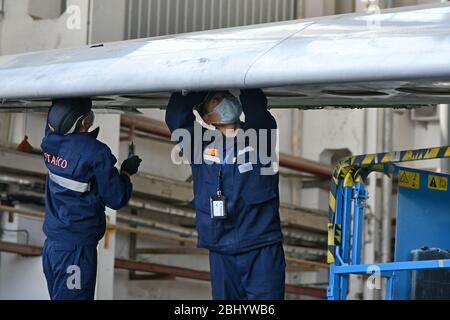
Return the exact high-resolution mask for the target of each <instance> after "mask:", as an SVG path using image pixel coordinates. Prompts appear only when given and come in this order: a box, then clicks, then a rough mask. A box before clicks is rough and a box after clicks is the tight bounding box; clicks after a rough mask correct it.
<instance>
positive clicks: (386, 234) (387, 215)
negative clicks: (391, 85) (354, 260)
mask: <svg viewBox="0 0 450 320" xmlns="http://www.w3.org/2000/svg"><path fill="white" fill-rule="evenodd" d="M383 117H384V119H383V120H384V121H383V122H384V130H383V151H384V152H389V151H392V137H393V111H392V109H391V108H384V109H383ZM391 204H392V181H391V179H389V177H387V176H383V195H382V208H383V213H382V238H381V259H382V262H389V261H390V257H391Z"/></svg>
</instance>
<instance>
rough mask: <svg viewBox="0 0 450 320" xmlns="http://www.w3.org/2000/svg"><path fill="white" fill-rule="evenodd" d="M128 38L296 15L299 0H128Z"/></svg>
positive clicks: (243, 23) (271, 19)
mask: <svg viewBox="0 0 450 320" xmlns="http://www.w3.org/2000/svg"><path fill="white" fill-rule="evenodd" d="M126 1H127V4H126V13H125V14H126V23H125V38H126V39H135V38H145V37H154V36H160V35H167V34H174V33H183V32H191V31H200V30H208V29H216V28H226V27H234V26H242V25H249V24H256V23H264V22H274V21H283V20H290V19H294V17H295V3H296V1H295V0H126Z"/></svg>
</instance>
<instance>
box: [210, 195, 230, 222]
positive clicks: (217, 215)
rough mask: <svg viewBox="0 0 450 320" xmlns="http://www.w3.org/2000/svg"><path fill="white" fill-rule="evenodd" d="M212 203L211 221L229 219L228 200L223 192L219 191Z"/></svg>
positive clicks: (212, 198)
mask: <svg viewBox="0 0 450 320" xmlns="http://www.w3.org/2000/svg"><path fill="white" fill-rule="evenodd" d="M210 202H211V205H210V207H211V219H226V218H227V199H226V197H225V196H223V195H222V192H221V191H220V190H219V191H217V195H215V196H212V197H211V199H210Z"/></svg>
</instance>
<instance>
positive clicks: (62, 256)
mask: <svg viewBox="0 0 450 320" xmlns="http://www.w3.org/2000/svg"><path fill="white" fill-rule="evenodd" d="M98 132H99V129H98V128H97V129H96V130H94V131H93V132H90V133H72V134H69V135H66V136H63V135H58V134H54V133H52V132H51V131H50V130H48V129H47V130H46V135H45V137H44V139H43V141H42V144H41V147H42V150H43V152H44V161H45V165H46V166H47V168H48V171H49V174H48V176H47V181H46V187H45V220H44V226H43V230H44V233H45V235H46V236H47V239H46V241H45V244H44V249H43V254H42V256H43V258H42V260H43V269H44V274H45V277H46V279H47V285H48V290H49V294H50V298H51V299H52V300H60V299H63V300H72V299H82V300H86V299H94V292H95V283H96V274H97V244H98V242H99V240H100V239H101V238H102V237H103V235H104V233H105V227H106V217H105V206H108V207H110V208H112V209H119V208H121V207H123V206H125V205H126V204H127V202H128V200H129V199H130V196H131V192H132V184H131V181H130V178H129V177H128V176H126V175H121V174H119V172H118V170H117V169H116V168H115V167H114V165H115V163H116V162H117V160H116V158H115V157H114V156H113V155H112V153H111V150H110V149H109V147H108V146H107V145H105V144H104V143H101V142H100V141H98V140H97V136H98Z"/></svg>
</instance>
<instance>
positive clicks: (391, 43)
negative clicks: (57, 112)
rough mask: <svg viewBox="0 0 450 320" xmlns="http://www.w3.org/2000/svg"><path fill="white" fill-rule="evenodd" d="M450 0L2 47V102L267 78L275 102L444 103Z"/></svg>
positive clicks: (449, 88) (111, 98)
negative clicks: (31, 47) (33, 47)
mask: <svg viewBox="0 0 450 320" xmlns="http://www.w3.org/2000/svg"><path fill="white" fill-rule="evenodd" d="M449 56H450V4H441V5H433V6H420V7H409V8H402V9H394V10H388V11H383V12H382V13H381V14H380V15H379V16H372V15H358V14H350V15H340V16H332V17H326V18H320V19H317V20H295V21H288V22H282V23H270V24H262V25H255V26H247V27H238V28H229V29H219V30H211V31H205V32H196V33H187V34H179V35H174V36H166V37H158V38H148V39H139V40H132V41H122V42H115V43H105V44H102V45H100V46H99V45H96V46H90V47H89V46H88V47H83V48H78V49H63V50H53V51H44V52H36V53H27V54H21V55H12V56H2V57H0V99H1V100H2V101H3V104H2V105H0V109H1V108H2V107H4V108H5V109H4V110H6V109H7V108H20V107H23V106H36V107H41V106H46V105H48V103H49V99H51V98H55V97H70V96H90V97H97V98H96V100H95V101H96V103H97V104H98V105H104V106H106V107H108V106H109V107H117V108H125V109H126V108H129V107H139V108H145V107H161V106H163V105H164V104H165V101H166V97H167V93H168V92H173V91H180V90H191V91H192V90H211V89H229V88H241V89H242V88H253V87H262V88H266V92H267V93H268V95H269V97H270V99H271V102H272V104H273V105H274V106H275V107H286V108H288V107H320V106H344V107H355V106H401V105H402V106H406V105H423V104H436V103H450V59H448V57H449Z"/></svg>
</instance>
